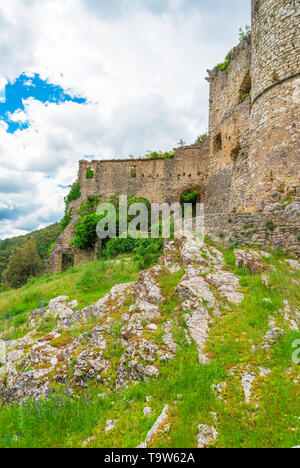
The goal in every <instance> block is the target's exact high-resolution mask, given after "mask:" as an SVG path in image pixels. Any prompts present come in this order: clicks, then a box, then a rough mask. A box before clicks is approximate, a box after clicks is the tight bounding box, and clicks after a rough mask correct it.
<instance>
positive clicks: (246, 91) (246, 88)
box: [240, 72, 251, 102]
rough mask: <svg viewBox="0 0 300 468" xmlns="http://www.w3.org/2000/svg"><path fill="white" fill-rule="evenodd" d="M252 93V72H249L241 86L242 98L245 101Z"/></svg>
mask: <svg viewBox="0 0 300 468" xmlns="http://www.w3.org/2000/svg"><path fill="white" fill-rule="evenodd" d="M250 93H251V76H250V72H247V73H246V75H245V77H244V79H243V81H242V84H241V87H240V100H241V101H242V102H243V101H245V99H247V98H248V97H249V96H250Z"/></svg>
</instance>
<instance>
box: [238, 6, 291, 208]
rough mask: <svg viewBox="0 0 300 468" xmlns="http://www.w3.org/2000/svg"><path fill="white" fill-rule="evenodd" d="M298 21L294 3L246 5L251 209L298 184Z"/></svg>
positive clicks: (249, 195)
mask: <svg viewBox="0 0 300 468" xmlns="http://www.w3.org/2000/svg"><path fill="white" fill-rule="evenodd" d="M299 20H300V2H299V0H253V1H252V55H251V76H252V102H251V118H250V143H251V144H250V151H249V167H250V184H249V185H248V190H247V198H248V200H249V207H250V209H252V210H254V209H255V207H256V205H257V202H258V201H260V200H262V199H266V198H268V197H270V195H271V194H272V191H274V190H278V189H279V188H281V189H283V190H285V192H286V193H289V192H291V193H293V191H295V189H296V187H297V186H299V183H300V179H299V172H300V171H299V168H300V159H299V155H300V138H299V137H300V128H299V122H300V37H299Z"/></svg>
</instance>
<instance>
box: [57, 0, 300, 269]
mask: <svg viewBox="0 0 300 468" xmlns="http://www.w3.org/2000/svg"><path fill="white" fill-rule="evenodd" d="M299 20H300V0H252V33H251V36H250V35H248V36H246V37H245V38H244V39H243V40H242V41H241V42H240V43H239V45H238V46H237V47H235V48H234V49H233V50H232V51H231V61H230V63H229V66H228V68H227V69H226V70H225V71H222V70H219V69H217V68H216V67H215V68H214V69H213V70H212V71H209V72H208V73H209V78H208V81H209V82H210V100H209V138H208V139H207V140H206V141H205V143H204V144H202V145H192V146H188V147H182V148H178V149H177V150H176V154H175V157H174V158H173V159H157V160H143V159H138V160H112V161H106V160H104V161H92V162H87V161H80V167H79V182H80V186H81V193H82V197H81V199H80V200H78V201H77V202H76V203H75V204H74V209H73V219H72V222H71V223H70V225H69V226H68V227H67V229H66V230H65V231H64V232H63V233H62V235H61V236H60V238H59V240H58V242H57V245H56V247H55V249H54V251H53V254H52V255H51V257H50V259H49V265H50V266H49V271H60V269H61V257H62V254H63V253H64V252H67V253H68V252H72V253H73V254H74V260H75V263H76V262H80V261H85V260H89V259H91V258H94V257H95V256H96V255H97V249H98V247H99V246H96V250H95V252H80V251H77V250H76V249H74V248H72V247H70V241H71V239H72V238H73V236H74V224H75V222H76V219H77V215H76V207H77V209H78V207H79V205H80V203H81V201H82V200H86V199H87V198H88V197H89V196H91V195H102V196H103V198H104V199H108V198H109V197H110V196H111V195H115V194H119V195H136V196H138V197H145V198H147V199H148V200H149V201H150V202H152V203H153V202H159V203H161V202H167V203H173V202H178V201H179V200H180V196H181V195H182V193H183V192H184V191H186V190H188V189H197V190H198V191H199V192H200V194H201V201H205V212H206V227H207V232H208V233H209V234H210V235H212V236H215V235H216V233H217V232H223V233H224V236H225V237H226V238H227V240H228V239H231V238H232V237H233V238H234V239H236V240H237V241H238V242H239V243H241V244H242V243H249V242H250V243H254V244H255V243H258V244H259V243H260V244H261V245H273V246H276V245H277V244H278V245H279V244H280V243H284V244H285V246H286V248H287V249H288V250H290V251H291V252H293V253H295V254H296V255H298V256H299V254H300V252H299V221H298V220H297V219H296V218H297V216H298V217H299V198H298V199H296V202H295V203H296V205H294V208H286V209H283V208H282V206H283V204H284V202H285V199H286V196H287V195H289V196H291V195H292V196H297V197H299V190H300V189H299V187H300V179H299V176H300V160H299V157H300V138H299V137H300V129H299V122H300V74H299V73H300V35H299ZM248 95H249V96H248ZM88 170H89V174H90V175H91V173H93V174H92V175H93V177H92V178H87V171H88ZM274 202H275V203H274ZM297 203H298V204H297ZM270 207H271V208H270ZM272 207H273V208H272ZM289 210H290V211H289ZM297 210H298V211H297ZM295 213H296V215H295ZM268 221H269V223H271V222H272V223H273V224H274V226H275V228H274V230H273V231H272V230H270V229H269V228H268V227H267V223H268ZM248 226H250V227H248Z"/></svg>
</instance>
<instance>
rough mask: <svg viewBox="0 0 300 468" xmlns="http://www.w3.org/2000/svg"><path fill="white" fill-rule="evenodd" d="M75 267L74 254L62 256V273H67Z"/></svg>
mask: <svg viewBox="0 0 300 468" xmlns="http://www.w3.org/2000/svg"><path fill="white" fill-rule="evenodd" d="M73 266H74V255H73V254H62V271H66V270H68V269H69V268H72V267H73Z"/></svg>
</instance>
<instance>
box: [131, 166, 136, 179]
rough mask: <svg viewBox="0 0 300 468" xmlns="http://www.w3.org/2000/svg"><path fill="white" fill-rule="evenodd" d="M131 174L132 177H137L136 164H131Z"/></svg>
mask: <svg viewBox="0 0 300 468" xmlns="http://www.w3.org/2000/svg"><path fill="white" fill-rule="evenodd" d="M130 175H131V177H136V166H131V168H130Z"/></svg>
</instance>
